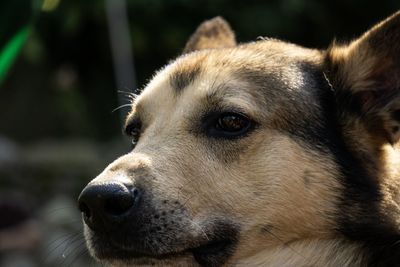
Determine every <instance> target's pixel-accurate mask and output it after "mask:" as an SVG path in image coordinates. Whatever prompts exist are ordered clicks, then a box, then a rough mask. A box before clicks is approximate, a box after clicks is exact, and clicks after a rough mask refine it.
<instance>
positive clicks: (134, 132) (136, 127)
mask: <svg viewBox="0 0 400 267" xmlns="http://www.w3.org/2000/svg"><path fill="white" fill-rule="evenodd" d="M141 128H142V127H141V124H140V122H138V121H135V122H132V123H130V124H128V125H127V126H126V128H125V134H126V135H127V136H129V137H130V138H131V140H132V146H133V147H135V145H136V143H137V142H138V141H139V137H140V134H141V131H142V130H141Z"/></svg>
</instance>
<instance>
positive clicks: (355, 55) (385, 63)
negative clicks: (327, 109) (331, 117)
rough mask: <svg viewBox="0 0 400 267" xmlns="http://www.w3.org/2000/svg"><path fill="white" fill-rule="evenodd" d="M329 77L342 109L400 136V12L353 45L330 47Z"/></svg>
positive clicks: (392, 138) (380, 131) (384, 133)
mask: <svg viewBox="0 0 400 267" xmlns="http://www.w3.org/2000/svg"><path fill="white" fill-rule="evenodd" d="M326 63H327V68H328V72H327V74H328V78H329V79H330V82H331V83H332V85H333V87H334V90H335V93H336V96H337V104H338V106H339V109H340V108H341V109H342V111H345V112H349V111H350V112H353V113H354V112H355V114H358V116H360V118H362V120H363V121H364V122H365V125H366V129H368V130H369V132H370V133H371V134H374V135H380V136H379V137H381V138H380V139H382V138H383V139H384V140H386V141H388V142H390V143H392V144H393V143H396V142H397V141H399V139H400V12H397V13H395V14H394V15H392V16H391V17H389V18H387V19H386V20H384V21H382V22H381V23H378V24H377V25H375V26H374V27H373V28H372V29H370V30H369V31H367V32H366V33H365V34H363V35H362V36H361V37H360V38H359V39H357V40H355V41H353V42H351V43H350V44H349V45H336V44H333V45H332V46H331V47H330V48H329V49H328V51H327V54H326Z"/></svg>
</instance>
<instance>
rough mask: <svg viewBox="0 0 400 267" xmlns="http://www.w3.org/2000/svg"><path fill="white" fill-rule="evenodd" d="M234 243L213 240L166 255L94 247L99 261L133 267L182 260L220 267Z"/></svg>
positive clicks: (103, 246)
mask: <svg viewBox="0 0 400 267" xmlns="http://www.w3.org/2000/svg"><path fill="white" fill-rule="evenodd" d="M234 244H235V242H234V241H233V240H231V239H214V240H210V241H207V242H206V243H204V244H201V245H198V246H194V247H191V248H187V249H183V250H179V251H174V252H168V253H160V254H158V253H144V252H138V251H135V250H129V249H124V248H119V247H117V246H110V245H109V244H108V245H107V246H106V245H101V246H99V244H97V245H96V247H97V248H96V251H95V254H96V257H97V258H98V259H99V260H105V261H115V260H121V261H124V262H127V261H129V262H133V263H134V264H135V265H148V264H151V263H154V262H174V261H179V260H180V259H182V258H192V259H194V260H195V261H196V262H197V263H198V264H199V265H200V266H220V265H222V264H223V263H224V262H225V261H226V259H227V258H228V257H229V256H230V255H231V254H232V252H233V249H234Z"/></svg>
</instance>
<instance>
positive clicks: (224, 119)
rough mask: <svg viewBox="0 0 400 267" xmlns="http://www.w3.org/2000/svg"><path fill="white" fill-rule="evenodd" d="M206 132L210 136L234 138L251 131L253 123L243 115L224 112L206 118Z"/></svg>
mask: <svg viewBox="0 0 400 267" xmlns="http://www.w3.org/2000/svg"><path fill="white" fill-rule="evenodd" d="M205 124H206V129H207V134H208V135H209V136H211V137H216V138H225V139H234V138H239V137H241V136H244V135H245V134H246V133H248V132H249V131H251V130H252V129H253V128H254V126H255V123H254V121H252V120H251V119H249V118H248V117H246V116H245V115H242V114H239V113H234V112H226V113H220V114H215V115H213V116H211V117H209V118H208V119H206V123H205Z"/></svg>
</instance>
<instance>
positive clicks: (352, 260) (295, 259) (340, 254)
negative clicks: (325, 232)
mask: <svg viewBox="0 0 400 267" xmlns="http://www.w3.org/2000/svg"><path fill="white" fill-rule="evenodd" d="M364 253H365V252H364V251H363V249H362V247H361V246H360V245H357V244H354V243H350V242H347V241H344V240H339V239H337V240H335V239H330V240H328V239H305V240H299V241H296V242H293V243H290V245H288V244H282V246H278V247H274V248H271V249H266V250H265V251H262V252H260V253H258V254H255V255H253V256H251V257H249V258H246V259H243V260H240V261H238V262H237V263H235V264H234V266H238V267H239V266H255V267H257V266H268V267H293V266H296V267H310V266H324V267H337V266H341V267H350V266H352V267H357V266H368V265H367V262H368V258H367V257H366V255H365V254H364Z"/></svg>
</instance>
